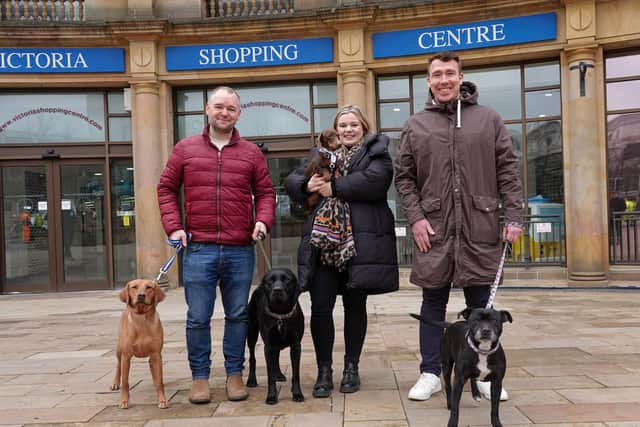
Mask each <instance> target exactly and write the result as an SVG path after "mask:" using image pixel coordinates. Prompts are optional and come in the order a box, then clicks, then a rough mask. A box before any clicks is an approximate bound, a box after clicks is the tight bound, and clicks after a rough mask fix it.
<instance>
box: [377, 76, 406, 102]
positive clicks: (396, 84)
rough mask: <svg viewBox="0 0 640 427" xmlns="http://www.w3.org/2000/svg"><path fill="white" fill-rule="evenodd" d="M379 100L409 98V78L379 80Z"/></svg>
mask: <svg viewBox="0 0 640 427" xmlns="http://www.w3.org/2000/svg"><path fill="white" fill-rule="evenodd" d="M378 97H379V99H404V98H409V78H408V77H407V76H401V77H380V78H379V79H378Z"/></svg>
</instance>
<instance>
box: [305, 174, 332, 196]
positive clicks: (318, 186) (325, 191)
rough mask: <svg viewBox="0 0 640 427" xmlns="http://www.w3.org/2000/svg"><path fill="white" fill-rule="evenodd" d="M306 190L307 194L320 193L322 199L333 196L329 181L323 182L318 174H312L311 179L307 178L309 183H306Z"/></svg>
mask: <svg viewBox="0 0 640 427" xmlns="http://www.w3.org/2000/svg"><path fill="white" fill-rule="evenodd" d="M307 190H308V191H309V193H316V192H317V193H320V195H322V197H331V196H332V195H333V193H332V192H331V181H329V182H327V181H325V180H324V178H323V177H322V175H320V174H314V175H313V176H312V177H311V178H309V182H308V183H307Z"/></svg>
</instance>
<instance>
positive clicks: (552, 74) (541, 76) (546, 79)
mask: <svg viewBox="0 0 640 427" xmlns="http://www.w3.org/2000/svg"><path fill="white" fill-rule="evenodd" d="M559 84H560V64H558V63H557V62H547V63H544V64H527V65H525V66H524V87H525V88H529V87H536V86H552V85H559Z"/></svg>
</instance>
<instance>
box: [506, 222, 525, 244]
mask: <svg viewBox="0 0 640 427" xmlns="http://www.w3.org/2000/svg"><path fill="white" fill-rule="evenodd" d="M521 235H522V228H520V227H518V226H516V225H507V226H506V227H504V228H503V229H502V240H504V241H506V242H509V243H513V242H515V241H517V240H518V239H519V238H520V236H521Z"/></svg>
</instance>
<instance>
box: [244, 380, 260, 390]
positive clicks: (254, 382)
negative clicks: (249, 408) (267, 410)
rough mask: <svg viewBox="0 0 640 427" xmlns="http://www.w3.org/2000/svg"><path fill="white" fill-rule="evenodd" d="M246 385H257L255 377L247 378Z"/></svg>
mask: <svg viewBox="0 0 640 427" xmlns="http://www.w3.org/2000/svg"><path fill="white" fill-rule="evenodd" d="M246 385H247V387H251V388H253V387H258V381H256V379H255V378H247V384H246Z"/></svg>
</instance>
